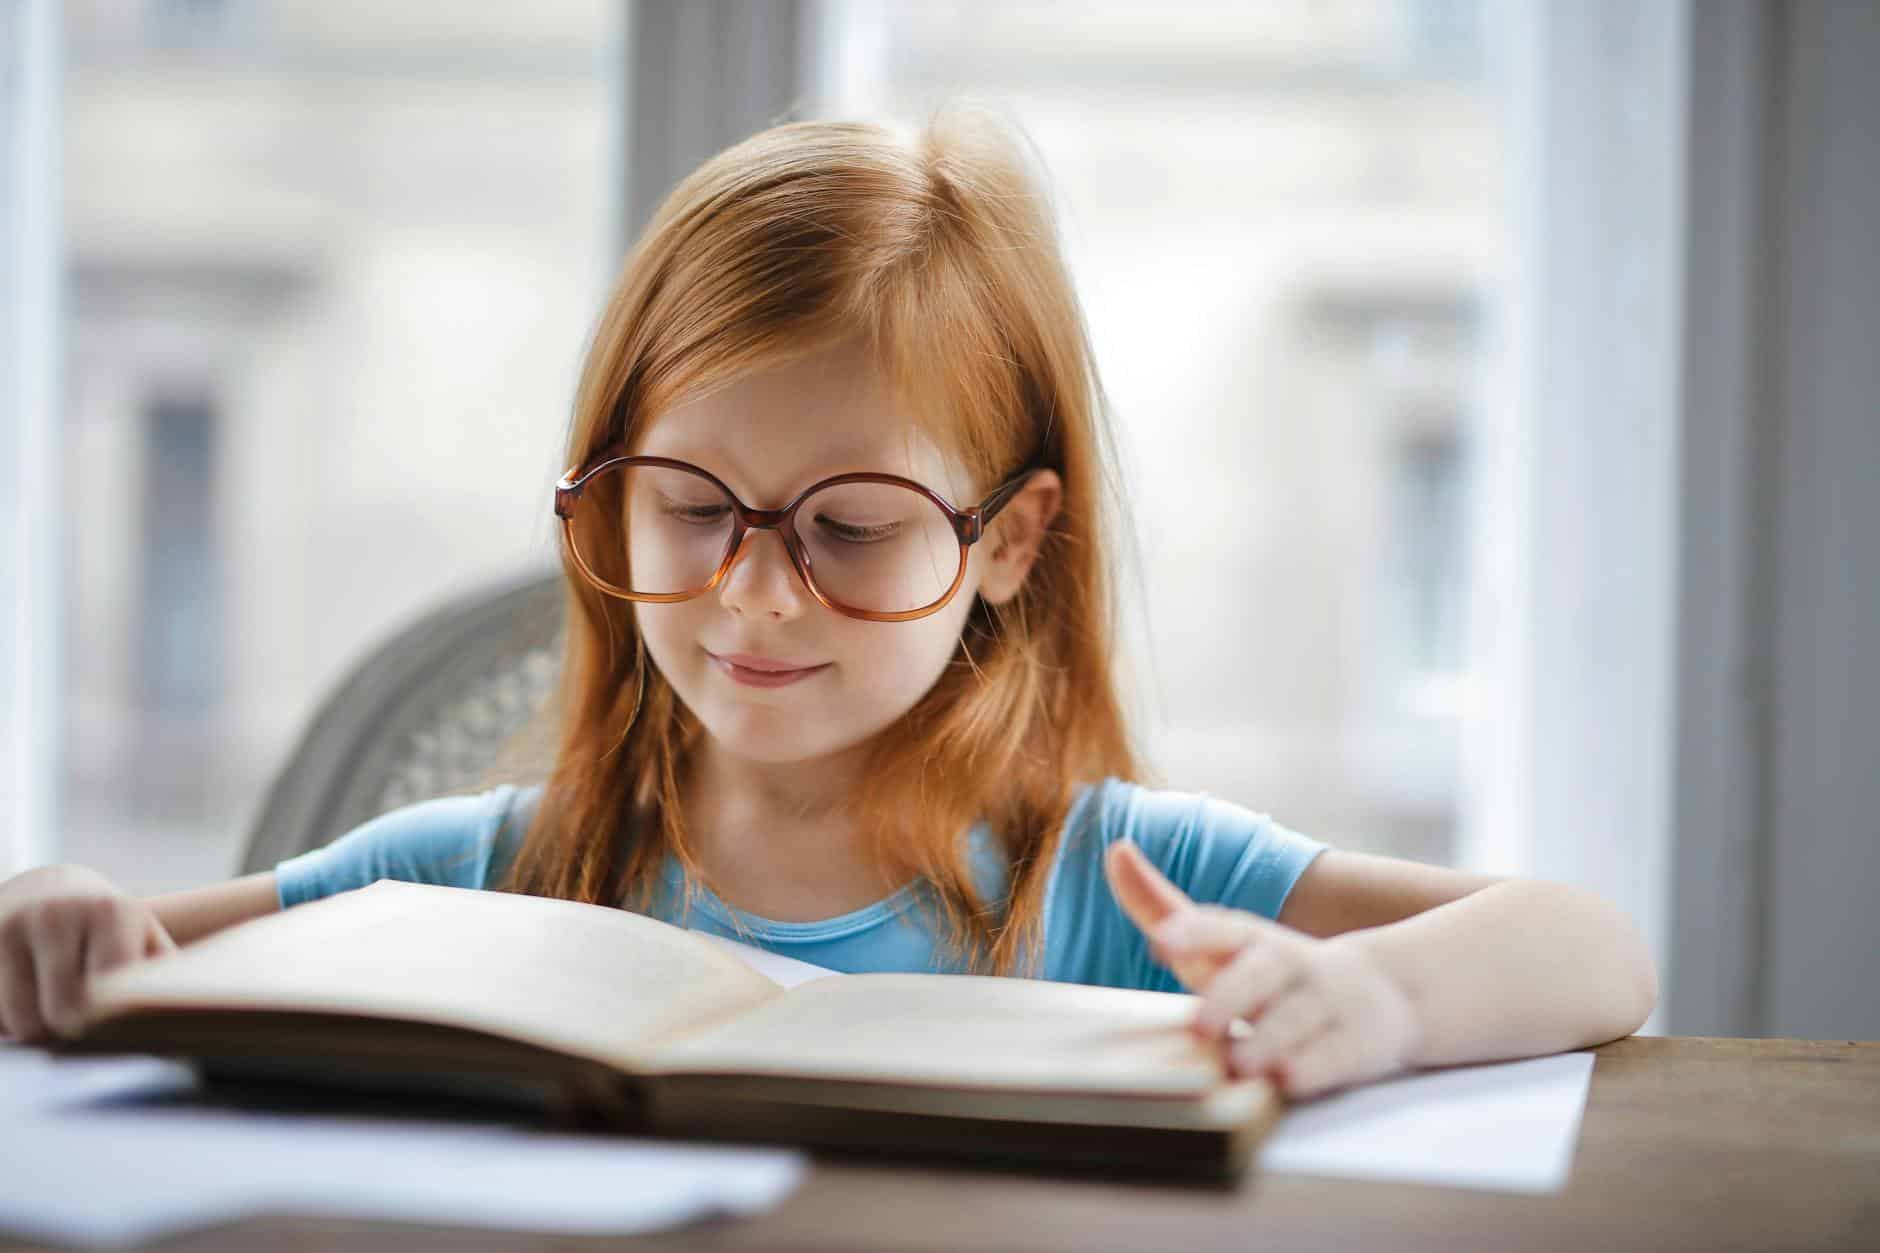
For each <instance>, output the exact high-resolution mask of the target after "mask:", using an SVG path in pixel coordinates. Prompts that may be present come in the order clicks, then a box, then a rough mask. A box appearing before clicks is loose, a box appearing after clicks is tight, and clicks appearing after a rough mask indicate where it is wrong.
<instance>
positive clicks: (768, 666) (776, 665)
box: [705, 649, 832, 687]
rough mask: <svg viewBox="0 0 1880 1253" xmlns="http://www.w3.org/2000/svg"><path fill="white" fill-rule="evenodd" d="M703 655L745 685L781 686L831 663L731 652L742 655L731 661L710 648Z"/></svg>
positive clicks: (723, 671)
mask: <svg viewBox="0 0 1880 1253" xmlns="http://www.w3.org/2000/svg"><path fill="white" fill-rule="evenodd" d="M705 655H706V656H707V657H710V658H711V659H712V664H713V665H714V666H716V667H717V668H718V669H719V670H720V671H721V672H722V673H724V674H725V675H726V676H727V677H729V678H730V679H732V680H733V681H734V682H737V683H742V684H744V685H746V686H747V687H783V686H785V685H786V684H790V683H796V682H799V681H801V680H803V679H807V678H809V677H811V676H812V675H816V674H820V673H821V672H822V671H824V670H827V669H828V668H829V666H830V665H831V664H832V663H830V662H826V661H825V662H823V663H822V664H821V665H815V666H792V665H790V664H788V663H787V662H780V661H776V660H773V659H771V658H759V657H746V656H744V655H743V654H733V656H738V657H743V660H742V661H733V660H731V659H730V658H729V657H720V656H719V655H718V654H717V653H714V652H712V651H711V650H710V649H706V650H705ZM746 662H749V663H751V664H745V663H746Z"/></svg>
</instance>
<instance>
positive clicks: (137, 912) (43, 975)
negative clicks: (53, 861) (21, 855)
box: [0, 866, 176, 1041]
mask: <svg viewBox="0 0 1880 1253" xmlns="http://www.w3.org/2000/svg"><path fill="white" fill-rule="evenodd" d="M175 948H176V944H175V942H174V941H173V940H171V939H170V933H169V932H168V931H165V930H164V929H163V924H162V923H161V922H159V921H157V915H156V914H155V913H154V912H152V910H151V909H150V907H149V906H148V905H146V904H144V903H143V902H142V901H140V900H138V899H137V898H135V897H132V896H127V895H125V894H124V893H123V892H121V891H119V890H118V888H117V887H116V886H115V885H114V884H112V883H111V882H110V881H109V880H108V879H106V878H105V877H104V876H103V875H100V874H98V873H97V872H95V871H92V870H87V869H85V868H84V867H83V866H44V867H41V868H39V869H37V870H29V871H27V872H26V873H25V874H22V875H19V876H17V877H15V878H13V879H11V880H9V881H8V882H7V883H6V884H4V885H0V1036H11V1037H12V1038H13V1039H15V1040H21V1041H27V1040H39V1039H43V1038H45V1037H46V1036H48V1035H51V1034H55V1033H56V1034H58V1035H62V1036H69V1035H75V1034H77V1032H78V1029H79V1026H80V1024H81V1023H82V1021H83V1012H84V992H85V980H86V978H87V977H88V976H90V975H93V974H99V973H102V972H103V971H106V970H110V969H111V968H113V967H114V966H122V965H124V964H125V963H127V962H133V961H138V960H140V959H142V958H146V957H157V956H160V955H161V954H164V953H168V952H171V951H173V950H174V949H175Z"/></svg>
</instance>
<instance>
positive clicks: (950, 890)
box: [503, 110, 1140, 973]
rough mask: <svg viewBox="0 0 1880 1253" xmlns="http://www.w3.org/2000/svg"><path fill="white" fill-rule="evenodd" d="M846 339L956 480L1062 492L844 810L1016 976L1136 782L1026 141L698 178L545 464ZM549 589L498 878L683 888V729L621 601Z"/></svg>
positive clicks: (1114, 529) (735, 156)
mask: <svg viewBox="0 0 1880 1253" xmlns="http://www.w3.org/2000/svg"><path fill="white" fill-rule="evenodd" d="M858 337H859V339H860V340H861V342H863V343H864V344H866V345H867V347H868V350H869V355H870V359H871V360H872V362H873V364H874V366H875V367H876V368H877V369H878V370H879V371H880V372H881V376H882V378H883V379H884V380H886V381H887V382H888V383H889V385H890V386H891V388H892V389H893V391H894V394H895V395H896V396H897V398H899V399H902V400H903V401H904V402H905V403H906V406H907V408H908V410H909V412H911V413H913V414H914V415H915V420H916V421H918V422H920V423H922V425H923V427H924V428H925V429H926V430H927V432H928V433H929V434H930V435H931V436H932V437H934V438H935V441H936V443H938V445H939V446H940V447H942V448H945V449H949V450H951V451H952V452H953V453H955V454H956V455H957V456H958V457H959V458H960V459H961V460H962V462H963V463H964V464H965V465H966V466H967V467H968V468H970V470H971V471H972V473H973V474H974V475H976V476H977V477H978V479H979V480H980V481H981V482H997V481H1000V480H1002V479H1003V478H1004V477H1005V476H1007V475H1009V474H1011V473H1013V472H1014V471H1016V470H1017V469H1019V468H1020V467H1021V466H1023V465H1026V464H1028V463H1031V462H1033V461H1034V460H1035V461H1037V462H1039V463H1041V464H1044V465H1048V466H1050V467H1051V468H1053V469H1055V470H1056V471H1057V473H1058V474H1059V476H1060V477H1061V478H1062V480H1063V485H1064V492H1063V507H1062V510H1061V512H1060V513H1059V514H1058V516H1057V517H1056V519H1055V520H1054V521H1053V522H1052V524H1051V526H1050V528H1049V530H1048V532H1047V534H1046V535H1045V537H1044V542H1043V544H1042V547H1041V550H1040V552H1039V554H1038V557H1037V559H1036V562H1035V564H1034V565H1033V567H1032V568H1031V570H1030V572H1029V574H1028V575H1027V577H1026V579H1025V581H1024V584H1023V587H1022V588H1021V590H1020V591H1019V593H1018V594H1017V595H1016V596H1014V597H1013V598H1012V599H1011V600H1009V601H1007V602H1006V603H1004V604H1002V605H989V604H987V603H986V602H985V601H983V600H981V601H977V602H976V603H975V605H974V606H973V607H972V609H971V610H970V612H969V615H968V617H967V620H966V625H965V627H964V629H963V630H962V632H961V637H960V641H959V645H958V648H957V650H956V653H955V656H954V658H953V660H952V662H951V663H950V664H949V665H948V666H947V667H946V669H945V671H944V672H943V674H942V675H941V677H940V678H939V679H938V680H937V681H936V682H935V683H934V685H933V687H932V688H931V689H929V690H928V692H927V693H926V694H925V695H924V696H923V697H922V698H921V699H920V700H919V701H918V702H916V704H915V705H914V707H913V708H912V709H910V710H909V711H908V712H907V713H906V714H905V715H904V716H903V717H902V718H900V719H899V720H898V721H897V722H896V723H895V724H893V725H891V726H890V727H888V728H886V729H885V730H884V731H882V732H881V733H879V734H878V735H877V736H876V738H875V740H874V741H873V742H872V743H871V744H870V746H869V750H868V754H867V763H866V766H865V768H864V770H863V771H862V778H863V779H864V780H865V783H864V784H863V785H862V786H861V788H860V789H859V792H858V794H857V795H856V796H855V797H854V798H853V803H854V805H855V812H856V815H857V817H858V818H859V819H860V820H861V821H862V822H863V823H864V824H865V825H864V830H866V831H869V832H871V833H872V834H873V835H874V836H875V851H876V856H877V859H878V865H879V868H880V869H882V870H883V871H884V872H885V873H886V874H887V875H889V876H891V877H892V879H893V881H896V882H901V881H906V880H908V879H910V878H914V877H919V878H921V879H924V880H925V881H926V882H927V884H929V885H930V886H931V887H932V888H933V889H934V897H935V899H937V901H938V902H939V906H940V909H941V911H942V914H943V915H944V917H943V922H944V924H945V933H946V938H947V941H948V944H949V946H950V948H951V950H952V952H953V953H954V954H955V956H957V957H958V958H960V959H962V960H963V961H964V963H965V964H966V965H967V966H968V968H970V969H975V970H990V971H996V972H1001V973H1018V972H1021V970H1022V971H1024V972H1030V971H1032V970H1034V969H1035V962H1036V959H1037V956H1038V953H1037V950H1038V948H1039V946H1038V945H1037V944H1036V943H1034V941H1035V940H1036V939H1037V937H1038V932H1039V929H1040V923H1041V915H1042V910H1043V904H1044V888H1045V880H1046V877H1047V874H1048V871H1049V867H1050V865H1051V861H1052V856H1053V853H1054V851H1055V846H1056V841H1057V840H1058V839H1059V838H1060V835H1061V828H1062V826H1063V823H1064V820H1065V817H1066V815H1067V813H1068V810H1069V807H1070V804H1071V801H1072V800H1073V798H1074V795H1075V792H1076V789H1077V787H1078V785H1079V784H1080V783H1082V782H1093V781H1095V780H1098V779H1101V778H1103V777H1105V776H1116V777H1121V778H1126V779H1136V778H1138V777H1139V774H1140V768H1139V763H1138V758H1137V755H1136V752H1135V749H1134V746H1133V744H1132V741H1131V737H1130V734H1129V729H1128V725H1127V718H1126V715H1125V712H1124V707H1123V705H1122V702H1121V701H1120V700H1119V698H1118V692H1117V682H1116V676H1115V674H1114V671H1115V668H1116V666H1115V661H1116V646H1115V639H1116V635H1117V630H1118V622H1117V608H1118V607H1117V604H1116V589H1115V577H1114V573H1113V571H1112V568H1111V559H1112V557H1113V555H1114V552H1115V551H1116V548H1115V546H1116V544H1117V543H1118V542H1126V537H1125V531H1126V528H1125V527H1124V526H1122V525H1121V519H1120V510H1119V509H1118V492H1117V490H1116V482H1117V479H1116V464H1115V459H1114V452H1113V443H1112V433H1111V431H1110V429H1109V425H1108V418H1107V413H1106V404H1105V400H1104V396H1103V391H1102V387H1101V384H1100V382H1099V380H1098V377H1097V372H1096V369H1095V366H1094V362H1093V360H1092V355H1091V350H1090V344H1089V338H1088V335H1087V332H1086V330H1085V326H1084V320H1083V316H1082V313H1081V310H1080V309H1079V307H1078V304H1077V300H1076V296H1075V294H1074V292H1073V290H1072V287H1071V283H1070V280H1069V277H1068V275H1067V273H1066V271H1065V267H1064V264H1063V260H1062V258H1061V256H1060V253H1059V248H1058V243H1057V238H1056V230H1055V227H1054V225H1053V220H1052V213H1051V210H1050V206H1049V204H1048V202H1047V200H1046V199H1045V196H1044V194H1043V191H1042V188H1041V184H1040V182H1039V181H1038V180H1037V179H1035V178H1034V177H1033V176H1032V175H1031V173H1030V170H1029V166H1028V162H1027V160H1026V154H1025V151H1024V149H1022V148H1021V147H1020V146H1019V144H1018V143H1016V142H1015V141H1014V140H1013V139H1012V138H1011V137H1010V136H1009V135H1008V133H1007V132H1006V131H1005V130H1004V128H1003V127H1001V126H1000V125H998V124H996V123H994V122H991V121H989V120H987V119H985V118H983V117H981V116H978V115H973V114H968V113H964V112H961V111H959V110H952V111H948V112H945V113H942V114H940V115H937V116H936V117H935V118H934V119H932V120H931V121H930V122H929V123H928V124H927V126H926V127H925V128H924V129H923V130H922V131H920V132H919V133H918V134H917V135H914V136H912V137H908V138H902V137H899V136H897V135H896V134H895V133H894V132H892V131H890V130H888V129H886V128H883V127H878V126H872V125H862V124H845V123H810V122H802V123H792V124H788V125H782V126H777V127H774V128H772V129H770V130H767V131H764V132H762V133H760V134H758V135H755V136H753V137H752V138H750V139H748V140H745V141H744V142H742V143H740V144H737V145H736V146H734V147H732V148H729V149H727V150H726V151H724V152H722V153H720V154H719V155H718V156H716V157H714V158H712V159H711V160H709V161H707V162H706V163H705V164H704V165H703V166H701V167H700V168H699V169H698V170H696V171H695V172H694V173H693V174H692V175H691V176H690V177H688V178H687V179H685V181H683V182H682V183H680V184H679V186H678V187H677V188H676V189H675V190H674V191H673V192H672V194H671V196H670V197H669V198H668V199H667V200H666V202H665V204H664V205H663V206H661V208H660V209H659V211H658V213H657V214H656V215H655V216H654V218H653V220H652V222H651V223H650V225H649V226H648V227H647V229H646V231H645V233H644V234H643V235H642V236H641V238H640V240H639V242H638V244H637V246H636V247H635V248H634V250H633V252H632V254H631V255H630V256H629V257H628V259H627V262H626V265H625V268H624V270H623V271H622V273H621V275H620V278H619V281H618V283H617V285H616V287H615V289H614V292H613V295H612V297H611V299H610V300H609V302H608V305H607V308H606V311H605V313H604V314H603V315H602V318H601V321H600V323H599V326H598V328H597V330H596V332H595V338H594V342H593V345H592V347H591V349H590V351H589V354H588V357H587V361H586V364H585V367H584V369H583V371H582V375H581V381H580V386H579V390H578V394H577V397H576V403H575V411H574V417H573V423H572V428H571V430H570V433H569V438H568V448H567V464H569V465H580V464H583V463H585V462H586V461H588V460H589V459H590V458H591V457H593V456H594V455H595V454H596V453H597V452H598V451H599V450H600V449H602V448H604V447H606V446H607V445H609V444H611V443H614V442H615V441H625V442H627V443H628V444H629V445H631V444H632V442H633V440H634V438H635V434H636V432H638V431H639V430H642V429H643V428H644V427H645V426H646V425H647V424H648V422H649V420H650V419H651V418H652V417H653V416H654V415H657V414H660V413H662V412H664V411H666V410H667V409H669V408H671V407H672V406H674V405H677V404H680V403H683V402H684V401H686V400H689V399H693V398H695V397H697V396H699V395H701V394H703V393H705V392H707V391H710V390H712V389H714V388H716V387H720V386H723V385H725V384H726V383H728V382H730V381H732V380H734V379H736V378H738V377H740V376H741V375H743V374H745V373H747V372H750V371H754V370H760V369H767V368H772V367H775V366H778V365H782V364H784V363H787V362H789V361H792V360H795V359H797V358H799V357H801V356H803V355H806V354H808V353H812V352H815V351H818V350H821V349H824V348H827V347H832V346H834V345H836V344H838V343H843V342H849V341H851V340H854V339H856V338H858ZM621 542H622V543H624V542H625V541H624V537H622V538H621ZM563 568H564V572H565V574H566V576H567V596H568V611H569V612H568V641H567V655H566V658H565V663H564V670H563V675H562V687H561V690H560V691H559V693H558V694H557V697H556V699H555V701H554V706H555V709H556V716H557V717H558V718H559V720H560V728H559V738H558V748H557V751H556V756H555V760H554V765H553V768H552V770H551V772H550V774H549V777H548V780H547V784H546V788H545V791H544V793H543V798H542V803H541V805H540V807H539V809H538V811H537V814H536V817H535V819H534V821H533V823H532V825H531V827H530V829H529V831H528V834H527V836H526V837H525V839H524V841H523V845H522V848H521V849H520V851H519V853H518V855H517V857H516V859H515V861H514V863H513V864H512V866H511V870H510V873H509V876H508V879H507V881H506V882H505V884H504V885H503V886H504V887H506V888H508V889H509V890H512V891H522V892H529V893H534V894H538V895H546V896H556V897H564V898H570V899H574V900H581V901H590V902H600V903H606V904H616V905H618V904H636V905H642V906H643V905H644V904H645V903H646V902H648V901H650V899H651V897H652V894H653V893H654V891H655V890H656V886H657V882H658V879H659V874H660V867H661V865H662V863H663V860H664V859H665V857H666V856H667V855H673V856H676V857H677V858H678V860H679V861H680V863H681V864H682V865H683V866H685V867H686V869H687V871H688V882H689V883H694V884H695V883H696V882H697V866H696V863H695V862H694V860H693V858H692V856H691V853H690V850H689V848H688V845H687V836H686V825H685V821H684V814H683V813H682V809H681V803H680V784H681V781H682V780H683V779H684V777H685V769H684V766H685V762H686V756H687V753H688V752H689V751H690V750H691V748H692V747H693V746H694V745H695V744H696V743H697V742H698V739H699V737H700V735H701V734H703V731H702V728H701V726H700V724H699V723H698V721H697V719H696V718H695V717H693V716H692V715H691V713H690V712H689V711H688V710H687V709H686V708H685V707H684V705H683V704H682V703H681V702H680V701H679V699H678V698H677V696H676V695H675V694H674V692H673V689H672V688H671V687H670V686H669V685H668V684H667V683H666V682H665V681H664V679H662V678H661V676H660V675H659V673H658V672H657V670H656V669H655V668H654V667H653V666H652V665H651V664H650V662H648V661H647V659H646V655H645V652H644V650H643V649H642V648H641V647H640V644H639V640H638V638H637V633H636V627H635V623H634V618H633V612H632V605H631V604H630V603H629V602H627V601H623V600H619V599H617V598H613V597H609V596H606V595H604V594H602V593H600V592H598V591H596V590H595V589H594V588H593V587H592V586H590V585H589V584H588V583H587V582H586V581H585V580H583V579H582V577H581V576H580V573H579V571H578V570H576V569H575V567H574V565H573V563H572V560H571V559H570V558H569V557H568V555H567V554H566V553H564V554H563ZM636 706H637V707H638V713H637V716H636V715H635V713H634V709H635V707H636ZM980 819H984V820H985V821H986V822H987V823H988V824H989V826H990V828H991V830H992V832H993V833H994V834H995V836H996V838H997V839H998V840H999V841H1000V843H1001V845H1002V847H1003V849H1004V852H1005V854H1006V856H1007V858H1008V864H1009V867H1010V878H1009V882H1008V891H1007V894H1006V897H1005V899H1004V900H1003V901H985V900H981V899H980V898H979V895H978V893H977V892H976V891H975V888H974V884H973V880H972V878H971V875H970V873H969V862H968V851H967V848H966V846H965V841H964V840H963V838H962V836H963V833H964V832H965V831H966V829H967V828H968V827H970V826H971V825H972V824H973V823H974V822H975V821H977V820H980Z"/></svg>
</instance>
